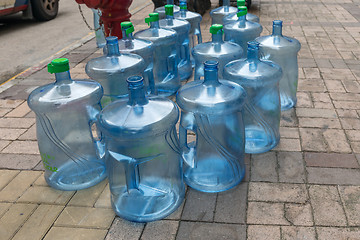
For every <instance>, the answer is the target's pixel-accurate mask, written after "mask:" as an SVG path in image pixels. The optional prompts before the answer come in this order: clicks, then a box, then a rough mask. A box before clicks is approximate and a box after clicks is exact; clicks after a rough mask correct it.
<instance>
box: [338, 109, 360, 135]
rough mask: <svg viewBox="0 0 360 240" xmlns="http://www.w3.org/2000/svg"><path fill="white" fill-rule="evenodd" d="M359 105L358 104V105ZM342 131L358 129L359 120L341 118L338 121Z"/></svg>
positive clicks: (359, 127)
mask: <svg viewBox="0 0 360 240" xmlns="http://www.w3.org/2000/svg"><path fill="white" fill-rule="evenodd" d="M359 105H360V103H359ZM340 121H341V125H342V126H343V129H355V130H359V129H360V119H357V118H342V119H340Z"/></svg>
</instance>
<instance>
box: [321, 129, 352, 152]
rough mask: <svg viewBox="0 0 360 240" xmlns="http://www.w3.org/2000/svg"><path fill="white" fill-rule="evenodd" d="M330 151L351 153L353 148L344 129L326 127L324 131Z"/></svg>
mask: <svg viewBox="0 0 360 240" xmlns="http://www.w3.org/2000/svg"><path fill="white" fill-rule="evenodd" d="M323 136H324V138H325V141H326V142H327V145H328V149H329V150H330V152H341V153H351V152H352V151H351V148H350V145H349V143H348V142H347V139H346V136H345V132H344V130H340V129H326V130H325V131H324V132H323Z"/></svg>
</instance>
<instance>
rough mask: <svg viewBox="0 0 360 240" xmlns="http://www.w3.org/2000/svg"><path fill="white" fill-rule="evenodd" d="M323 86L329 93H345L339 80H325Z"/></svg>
mask: <svg viewBox="0 0 360 240" xmlns="http://www.w3.org/2000/svg"><path fill="white" fill-rule="evenodd" d="M325 85H326V87H327V89H328V91H329V92H343V93H345V92H346V90H345V88H344V85H343V83H342V82H341V81H340V80H326V81H325Z"/></svg>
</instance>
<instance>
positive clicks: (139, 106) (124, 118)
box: [99, 76, 185, 222]
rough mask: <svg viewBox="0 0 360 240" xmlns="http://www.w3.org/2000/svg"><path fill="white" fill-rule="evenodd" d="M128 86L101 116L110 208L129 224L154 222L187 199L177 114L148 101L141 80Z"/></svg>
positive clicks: (164, 102) (159, 101) (167, 104)
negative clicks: (126, 92) (125, 96)
mask: <svg viewBox="0 0 360 240" xmlns="http://www.w3.org/2000/svg"><path fill="white" fill-rule="evenodd" d="M128 84H129V92H130V94H129V99H128V100H125V99H124V100H119V101H116V102H114V103H111V104H109V105H108V106H107V107H106V108H105V109H104V110H103V111H102V112H101V114H100V117H99V123H100V129H101V132H102V134H103V136H104V139H105V145H106V152H107V153H106V164H107V167H108V177H109V185H110V191H111V204H112V207H113V209H114V211H115V212H116V214H117V215H118V216H120V217H123V218H125V219H127V220H130V221H135V222H148V221H154V220H158V219H162V218H164V217H166V216H167V215H169V214H170V213H172V212H173V211H175V210H176V209H177V208H178V207H179V206H180V204H181V203H182V201H183V199H184V195H185V186H184V183H183V176H182V164H181V163H182V162H181V155H180V149H179V140H178V138H177V134H176V128H175V125H176V123H177V121H178V119H179V110H178V108H177V106H176V105H175V104H174V103H173V102H172V101H170V100H168V99H166V98H162V97H151V98H147V97H146V96H145V89H144V85H143V80H142V77H138V76H133V77H130V78H129V79H128Z"/></svg>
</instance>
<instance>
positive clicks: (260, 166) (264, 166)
mask: <svg viewBox="0 0 360 240" xmlns="http://www.w3.org/2000/svg"><path fill="white" fill-rule="evenodd" d="M276 169H277V161H276V153H275V152H268V153H264V154H258V155H252V160H251V176H250V179H251V181H268V182H277V181H278V177H277V172H276Z"/></svg>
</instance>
